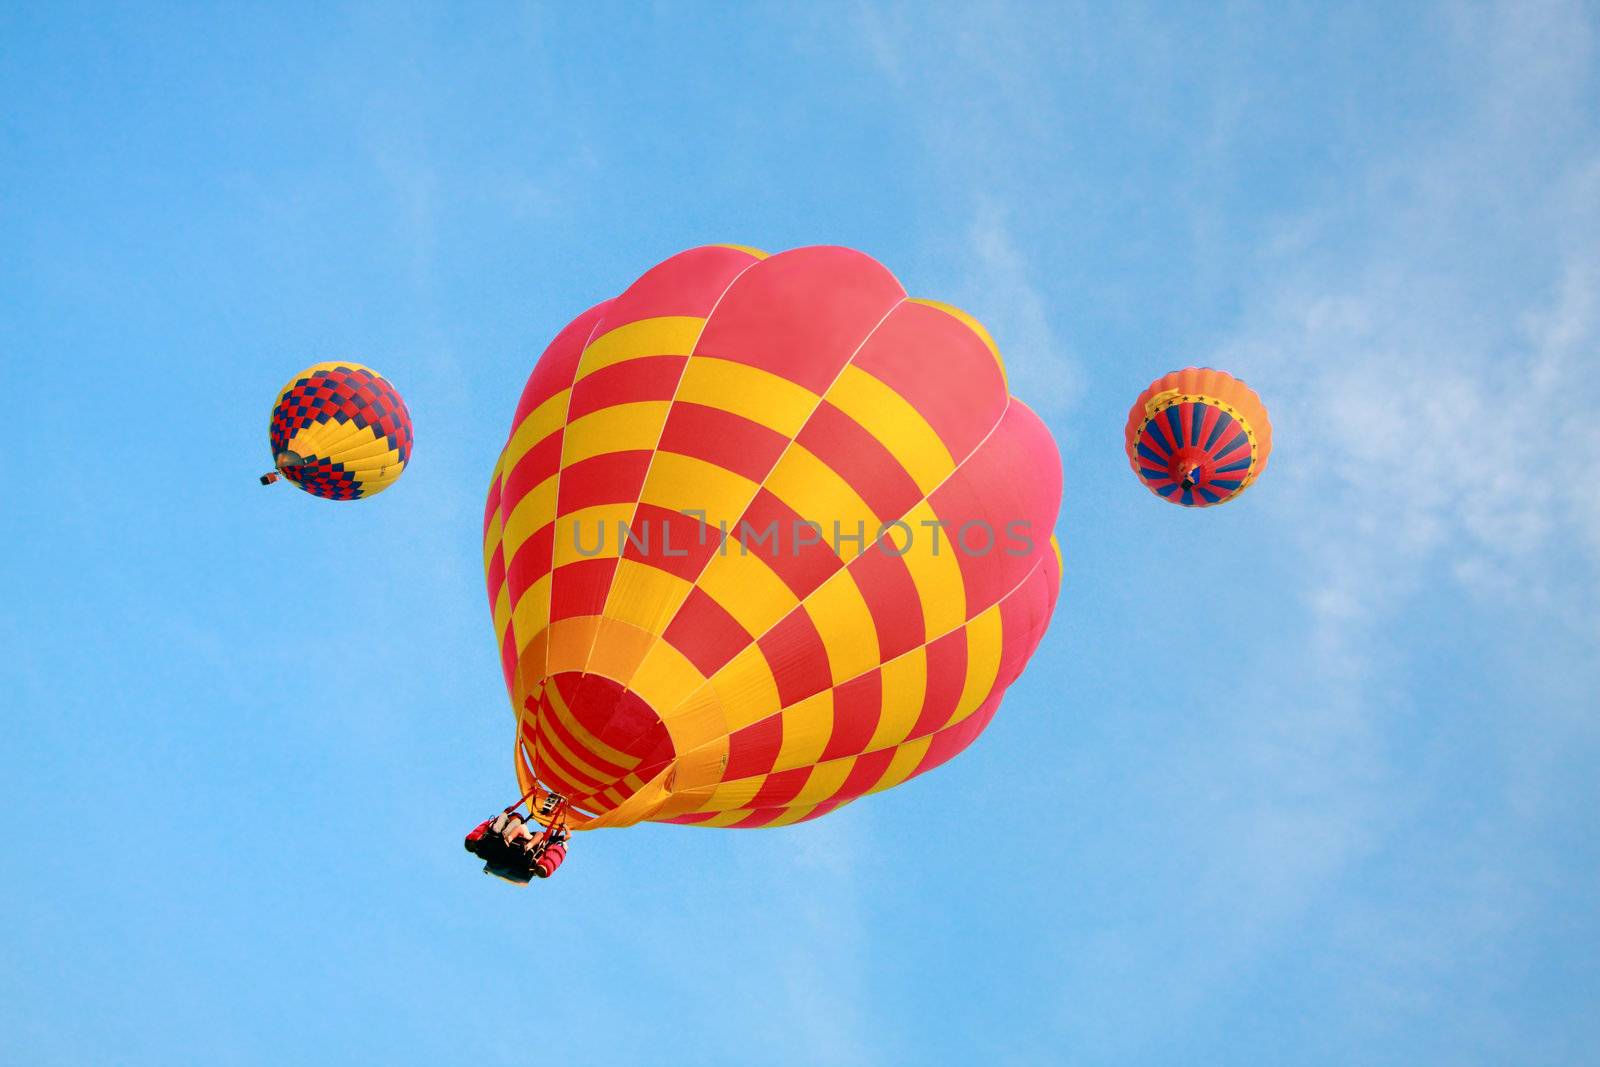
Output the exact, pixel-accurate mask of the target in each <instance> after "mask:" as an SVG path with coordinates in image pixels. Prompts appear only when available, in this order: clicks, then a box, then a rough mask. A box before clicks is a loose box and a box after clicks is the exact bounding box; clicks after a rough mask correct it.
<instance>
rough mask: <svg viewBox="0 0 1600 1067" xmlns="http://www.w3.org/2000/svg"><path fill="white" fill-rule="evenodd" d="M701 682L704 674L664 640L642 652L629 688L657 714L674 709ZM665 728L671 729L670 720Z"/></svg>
mask: <svg viewBox="0 0 1600 1067" xmlns="http://www.w3.org/2000/svg"><path fill="white" fill-rule="evenodd" d="M704 684H705V676H704V675H702V674H701V673H700V672H699V671H697V670H695V667H694V664H692V663H690V662H689V660H688V659H687V658H686V657H685V656H684V654H683V653H682V652H679V651H678V650H677V649H675V648H673V647H672V646H671V645H669V644H667V642H665V641H657V642H656V643H655V644H654V645H653V646H652V647H651V649H650V651H649V652H647V653H645V657H644V659H643V660H642V661H641V662H640V664H639V669H638V671H636V672H635V673H634V676H633V682H632V684H631V685H629V687H628V688H630V689H632V690H633V691H634V692H635V693H637V694H638V696H639V699H641V700H643V701H644V702H645V703H646V704H649V705H650V706H651V707H652V708H655V709H656V711H657V712H658V713H660V712H661V711H662V710H663V709H665V708H676V707H677V706H678V705H679V704H682V703H683V702H684V701H685V700H686V699H688V697H689V695H690V694H691V693H693V692H694V691H695V690H696V689H699V688H700V687H701V686H702V685H704ZM667 731H668V733H671V731H672V724H671V723H670V722H668V723H667ZM677 741H678V738H677V735H675V734H674V735H673V744H674V745H675V746H676V745H677ZM680 751H681V750H680Z"/></svg>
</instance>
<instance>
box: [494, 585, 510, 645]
mask: <svg viewBox="0 0 1600 1067" xmlns="http://www.w3.org/2000/svg"><path fill="white" fill-rule="evenodd" d="M510 625H511V592H510V590H508V589H507V588H506V587H505V586H504V585H502V586H501V587H500V592H499V593H497V594H495V598H494V639H495V647H496V648H500V647H502V646H504V645H505V643H506V627H507V626H510Z"/></svg>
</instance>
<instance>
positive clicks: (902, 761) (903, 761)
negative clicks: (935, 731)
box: [867, 735, 933, 793]
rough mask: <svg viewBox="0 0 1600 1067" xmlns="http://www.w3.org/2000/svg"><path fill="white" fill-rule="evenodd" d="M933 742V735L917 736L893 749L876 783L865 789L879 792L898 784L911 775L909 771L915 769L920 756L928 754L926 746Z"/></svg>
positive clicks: (869, 791)
mask: <svg viewBox="0 0 1600 1067" xmlns="http://www.w3.org/2000/svg"><path fill="white" fill-rule="evenodd" d="M932 743H933V737H932V736H931V735H930V736H928V737H919V738H917V739H916V740H915V741H907V742H906V743H905V744H903V745H900V746H899V747H898V748H896V749H895V750H894V757H893V758H892V759H890V761H889V766H888V769H886V770H885V771H884V772H883V777H882V778H880V779H878V784H877V785H874V786H873V787H872V788H871V789H869V790H867V792H868V793H880V792H882V791H883V790H885V789H890V788H892V787H894V786H897V785H899V784H900V783H901V782H903V781H905V780H906V779H907V778H909V777H911V772H912V771H914V770H916V769H917V764H919V763H921V762H922V757H923V756H926V755H927V754H928V746H929V745H931V744H932Z"/></svg>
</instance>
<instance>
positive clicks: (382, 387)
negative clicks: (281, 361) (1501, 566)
mask: <svg viewBox="0 0 1600 1067" xmlns="http://www.w3.org/2000/svg"><path fill="white" fill-rule="evenodd" d="M268 438H269V441H270V443H271V446H272V462H273V469H272V470H271V471H269V472H268V473H266V474H263V475H262V476H261V484H262V485H271V484H272V483H273V482H275V481H277V480H278V477H279V475H282V476H283V477H284V478H287V479H288V480H289V481H291V482H293V483H294V484H296V485H298V486H299V487H300V488H301V489H304V490H305V491H306V492H308V493H310V494H311V495H312V496H320V497H322V498H323V499H325V500H357V499H359V498H361V497H368V496H372V495H373V494H375V493H381V492H383V491H384V490H385V489H387V488H389V486H391V485H393V484H394V483H395V480H396V479H398V478H399V477H400V474H401V472H402V471H404V470H405V469H406V464H407V463H408V462H409V461H410V459H411V413H410V412H408V411H407V410H406V404H405V401H404V400H401V399H400V394H399V393H397V392H395V389H394V386H392V385H390V384H389V383H388V382H387V381H386V380H385V379H384V377H383V375H381V374H379V373H378V372H377V371H375V370H373V369H372V368H370V367H363V366H362V365H361V364H359V363H342V362H340V363H318V364H316V365H315V366H311V367H307V368H306V369H305V370H303V371H301V372H300V373H299V374H297V375H295V376H294V377H293V378H292V379H291V380H290V381H289V384H288V385H286V386H284V387H283V390H282V391H281V392H279V393H278V399H277V402H276V403H274V404H273V406H272V422H271V426H270V430H269V433H268Z"/></svg>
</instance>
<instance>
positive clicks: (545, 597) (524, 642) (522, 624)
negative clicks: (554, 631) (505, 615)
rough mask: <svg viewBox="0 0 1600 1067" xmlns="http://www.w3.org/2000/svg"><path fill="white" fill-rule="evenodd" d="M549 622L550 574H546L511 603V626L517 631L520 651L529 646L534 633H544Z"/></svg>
mask: <svg viewBox="0 0 1600 1067" xmlns="http://www.w3.org/2000/svg"><path fill="white" fill-rule="evenodd" d="M549 624H550V575H548V574H544V575H540V577H539V580H538V581H536V582H534V583H533V584H532V585H530V586H528V588H527V589H525V590H523V592H522V595H521V596H520V597H518V598H517V600H516V602H515V603H514V604H512V605H511V627H512V629H513V630H515V631H516V635H517V649H518V651H521V650H523V649H525V648H527V647H528V643H529V642H530V641H532V640H533V638H534V635H535V634H542V633H544V628H545V627H546V626H548V625H549Z"/></svg>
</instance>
